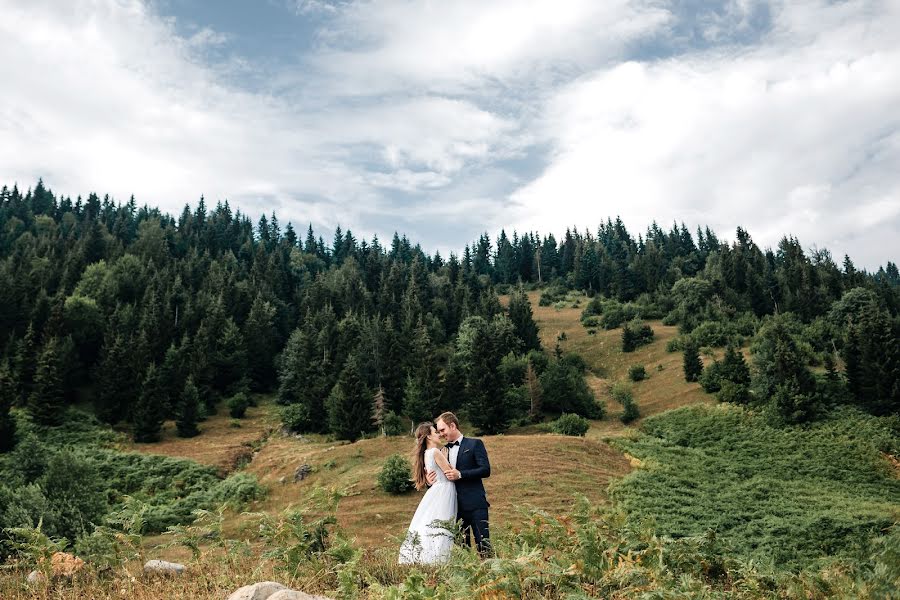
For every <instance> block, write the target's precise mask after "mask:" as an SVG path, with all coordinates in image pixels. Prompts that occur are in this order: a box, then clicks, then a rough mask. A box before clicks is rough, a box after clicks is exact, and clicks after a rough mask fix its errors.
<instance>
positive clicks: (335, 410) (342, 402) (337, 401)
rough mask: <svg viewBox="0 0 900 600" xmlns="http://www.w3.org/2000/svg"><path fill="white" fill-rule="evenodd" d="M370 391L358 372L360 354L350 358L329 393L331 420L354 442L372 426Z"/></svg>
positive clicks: (340, 435)
mask: <svg viewBox="0 0 900 600" xmlns="http://www.w3.org/2000/svg"><path fill="white" fill-rule="evenodd" d="M370 399H371V394H370V393H369V390H367V389H366V386H365V384H364V383H363V380H362V377H361V376H360V372H359V357H358V356H357V355H356V353H355V352H354V353H353V354H351V355H350V357H349V358H348V359H347V362H346V363H345V364H344V368H343V369H342V370H341V375H340V377H339V378H338V382H337V383H336V384H335V385H334V387H333V388H332V390H331V394H330V395H329V396H328V424H329V426H330V428H331V432H332V433H333V434H334V435H335V436H337V437H338V438H339V439H342V440H350V442H355V441H356V440H358V439H359V438H360V437H362V435H363V434H364V433H365V432H367V431H370V430H371V428H372V409H371V402H370Z"/></svg>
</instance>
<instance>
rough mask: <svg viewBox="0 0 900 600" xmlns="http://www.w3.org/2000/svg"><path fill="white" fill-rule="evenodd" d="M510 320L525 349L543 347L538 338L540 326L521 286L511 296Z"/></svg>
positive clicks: (526, 350)
mask: <svg viewBox="0 0 900 600" xmlns="http://www.w3.org/2000/svg"><path fill="white" fill-rule="evenodd" d="M509 320H510V321H512V323H513V327H514V328H515V331H516V337H518V338H519V339H520V340H522V344H523V351H525V352H528V351H529V350H540V349H541V340H540V339H539V338H538V326H537V323H535V322H534V315H533V313H532V311H531V302H530V301H529V300H528V295H527V294H526V293H525V290H524V289H523V288H522V287H521V286H519V287H518V288H517V289H516V290H515V291H514V292H513V293H512V295H510V297H509Z"/></svg>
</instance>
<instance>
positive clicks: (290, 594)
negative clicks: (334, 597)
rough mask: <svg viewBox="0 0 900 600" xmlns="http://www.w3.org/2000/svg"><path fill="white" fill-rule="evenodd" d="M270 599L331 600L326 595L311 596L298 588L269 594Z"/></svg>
mask: <svg viewBox="0 0 900 600" xmlns="http://www.w3.org/2000/svg"><path fill="white" fill-rule="evenodd" d="M268 600H330V599H329V598H326V597H325V596H311V595H309V594H307V593H305V592H298V591H296V590H281V591H280V592H275V593H274V594H272V595H271V596H269V598H268Z"/></svg>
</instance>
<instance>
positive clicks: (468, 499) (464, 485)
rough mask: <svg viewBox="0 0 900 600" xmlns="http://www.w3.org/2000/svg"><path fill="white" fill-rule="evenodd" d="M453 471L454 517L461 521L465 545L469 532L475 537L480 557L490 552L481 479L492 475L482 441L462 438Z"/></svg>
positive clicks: (467, 543) (468, 540)
mask: <svg viewBox="0 0 900 600" xmlns="http://www.w3.org/2000/svg"><path fill="white" fill-rule="evenodd" d="M455 468H456V470H457V471H459V473H460V476H461V477H460V479H458V480H457V481H456V503H457V514H456V518H457V519H459V520H462V525H463V531H464V532H465V534H466V545H467V546H471V545H472V542H471V540H470V538H469V534H470V532H471V534H472V535H474V536H475V546H476V547H477V548H478V552H479V554H481V555H482V556H485V555H489V554H490V552H491V536H490V531H489V529H488V507H489V506H490V503H488V501H487V494H486V493H485V491H484V484H483V483H482V479H487V478H488V477H490V476H491V463H490V461H488V455H487V450H486V449H485V447H484V443H483V442H482V441H481V440H479V439H476V438H469V437H463V438H462V440H460V443H459V452H458V453H457V455H456V466H455Z"/></svg>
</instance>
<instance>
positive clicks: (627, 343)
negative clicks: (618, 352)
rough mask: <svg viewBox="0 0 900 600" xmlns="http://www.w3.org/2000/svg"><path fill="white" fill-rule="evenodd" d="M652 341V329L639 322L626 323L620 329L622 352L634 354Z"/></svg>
mask: <svg viewBox="0 0 900 600" xmlns="http://www.w3.org/2000/svg"><path fill="white" fill-rule="evenodd" d="M652 341H653V329H652V328H651V327H650V326H649V325H646V324H644V323H641V322H640V321H632V322H630V323H626V324H625V327H624V328H623V329H622V352H634V351H635V350H636V349H637V348H638V346H643V345H645V344H649V343H650V342H652Z"/></svg>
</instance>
